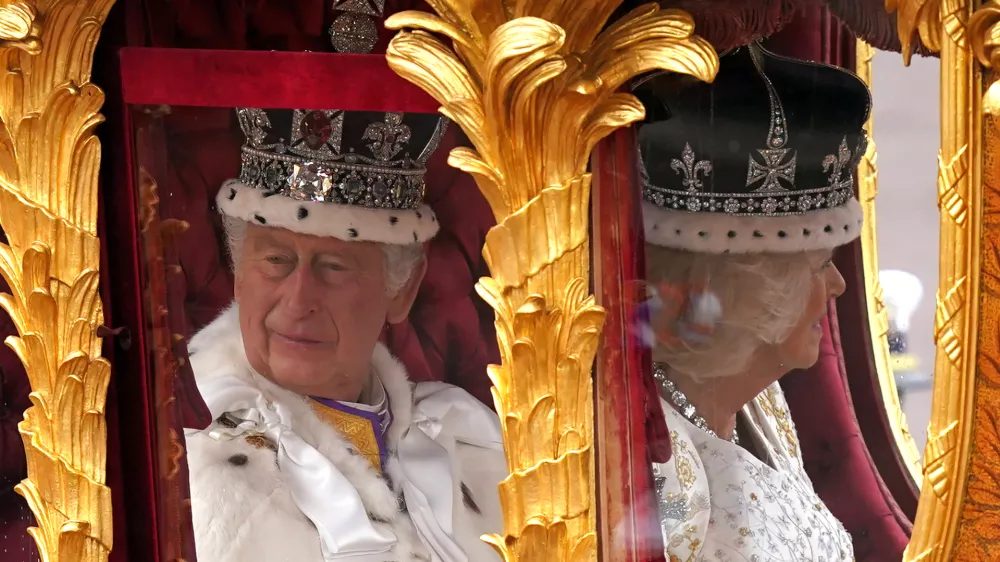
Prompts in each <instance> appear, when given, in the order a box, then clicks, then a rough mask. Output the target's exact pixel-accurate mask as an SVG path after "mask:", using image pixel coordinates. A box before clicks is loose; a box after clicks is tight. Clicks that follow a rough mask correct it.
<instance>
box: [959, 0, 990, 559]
mask: <svg viewBox="0 0 1000 562" xmlns="http://www.w3.org/2000/svg"><path fill="white" fill-rule="evenodd" d="M968 34H969V43H970V46H971V48H972V51H973V53H974V54H975V55H976V57H977V58H978V59H979V60H978V62H981V63H982V64H985V65H986V66H988V67H991V68H992V70H991V71H990V72H987V76H986V80H985V83H984V82H983V81H982V80H981V79H980V78H979V77H978V76H977V77H976V81H975V84H974V86H973V88H972V92H971V94H972V97H973V100H974V102H975V103H974V104H973V105H972V106H970V111H971V112H972V113H973V116H972V118H973V119H974V122H975V123H977V124H978V125H980V126H979V127H978V129H977V131H976V137H975V139H974V143H975V144H976V145H980V146H981V147H982V148H981V152H979V153H978V154H977V155H976V157H977V161H976V163H975V164H976V166H975V168H976V169H979V170H981V174H980V175H979V176H977V178H976V180H977V182H978V184H977V185H981V192H982V196H981V202H980V205H981V207H978V208H977V211H981V220H982V236H981V240H982V242H981V246H980V247H979V249H978V256H979V257H980V258H981V261H980V263H979V266H980V267H979V269H980V275H979V276H978V278H977V279H974V280H972V281H974V282H975V283H976V284H977V285H978V286H979V287H980V288H981V292H980V299H981V300H980V301H979V307H980V308H979V334H978V338H977V339H978V345H979V349H978V352H979V353H978V359H977V367H978V378H977V380H976V409H975V424H974V426H973V431H972V438H971V443H972V446H971V450H970V452H969V454H970V457H969V478H968V486H967V490H966V494H965V501H964V502H963V508H962V511H961V514H960V519H959V521H958V524H957V527H958V531H957V538H956V541H955V548H954V551H953V555H954V559H955V560H993V559H995V558H996V553H997V552H998V550H1000V536H998V534H997V523H998V522H997V519H996V515H995V514H996V513H997V512H998V511H1000V496H998V489H997V482H998V478H1000V428H998V426H997V417H998V416H1000V255H998V251H1000V121H998V119H1000V83H998V82H997V70H998V68H1000V66H998V65H1000V4H997V3H996V2H987V3H985V4H983V6H982V7H980V8H979V9H978V10H976V12H975V13H974V15H973V16H972V18H971V19H970V21H969V26H968ZM969 62H970V64H972V65H976V64H978V62H977V61H972V60H970V61H969ZM986 85H989V88H988V89H986V90H985V92H986V93H985V96H984V98H983V99H982V102H981V103H980V95H982V93H983V90H984V86H986Z"/></svg>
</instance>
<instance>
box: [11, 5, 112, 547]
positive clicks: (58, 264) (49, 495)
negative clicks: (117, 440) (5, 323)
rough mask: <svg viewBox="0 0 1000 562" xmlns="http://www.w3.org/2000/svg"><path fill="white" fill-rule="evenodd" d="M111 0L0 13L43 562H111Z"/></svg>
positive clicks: (15, 285) (17, 310)
mask: <svg viewBox="0 0 1000 562" xmlns="http://www.w3.org/2000/svg"><path fill="white" fill-rule="evenodd" d="M113 3H114V1H113V0H87V1H83V0H75V1H69V0H37V1H34V2H23V1H22V2H9V1H5V2H0V60H2V67H3V68H4V69H5V72H4V74H3V76H2V77H0V225H2V227H3V231H4V233H5V234H6V235H7V240H8V244H3V245H0V274H2V275H3V277H4V279H5V280H6V281H7V283H8V285H9V286H10V290H11V293H10V294H3V295H0V306H2V307H3V308H4V310H6V311H7V312H8V313H9V314H10V316H11V318H12V319H13V321H14V324H15V325H16V326H17V330H18V333H19V334H20V336H19V337H10V338H8V339H7V342H6V343H7V345H9V346H10V347H11V348H12V349H14V351H15V352H16V353H17V355H18V357H20V359H21V361H22V362H23V363H24V365H25V368H26V370H27V374H28V379H29V382H30V384H31V403H32V406H31V407H30V408H28V410H27V411H26V412H25V415H24V421H22V422H21V423H20V424H19V425H18V429H19V430H20V432H21V436H22V438H23V440H24V448H25V452H26V454H27V461H28V478H27V479H26V480H24V481H23V482H21V483H20V484H18V485H17V488H16V489H17V491H18V493H20V494H21V495H22V496H24V497H25V498H26V499H27V502H28V506H29V507H30V508H31V511H32V512H33V513H34V515H35V518H36V520H37V524H38V527H37V528H32V529H30V530H29V533H31V535H32V537H34V539H35V541H36V542H37V544H38V548H39V552H40V554H41V557H42V560H46V561H65V562H78V561H86V562H92V561H93V562H96V561H100V560H107V558H108V553H109V552H110V550H111V546H112V520H111V490H110V489H109V488H108V487H107V486H106V485H105V463H106V460H107V459H106V457H107V429H106V425H105V419H104V406H105V399H106V395H107V388H108V383H109V380H110V374H111V368H110V364H109V363H108V361H107V360H106V359H104V358H103V357H101V340H100V338H99V337H98V336H97V334H96V329H97V328H98V327H99V326H101V325H102V324H103V322H104V318H103V309H102V305H101V301H100V298H99V296H98V267H99V265H100V244H99V241H98V239H97V175H98V167H99V164H100V156H101V147H100V142H99V141H98V140H97V137H96V136H94V128H95V127H96V126H97V125H98V124H99V123H100V122H101V121H102V117H101V115H100V113H99V111H100V108H101V105H102V104H103V102H104V94H103V92H101V90H100V89H99V88H98V87H97V86H95V85H93V84H91V83H90V72H91V64H92V61H93V53H94V48H95V46H96V44H97V38H98V36H99V35H100V30H101V25H102V23H103V22H104V19H105V18H106V16H107V14H108V11H109V10H110V9H111V5H112V4H113Z"/></svg>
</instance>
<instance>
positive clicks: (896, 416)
mask: <svg viewBox="0 0 1000 562" xmlns="http://www.w3.org/2000/svg"><path fill="white" fill-rule="evenodd" d="M874 55H875V49H874V48H872V46H871V45H869V44H868V43H865V42H864V41H861V40H858V42H857V52H856V54H855V59H856V60H857V64H856V66H857V68H856V70H857V73H858V76H860V77H861V79H862V80H864V81H865V83H866V84H868V86H869V87H870V86H871V84H872V58H873V57H874ZM865 128H866V129H867V130H868V135H869V137H874V116H871V117H869V118H868V123H867V124H866V125H865ZM876 155H877V152H876V145H875V141H874V140H871V141H869V143H868V149H867V150H866V151H865V155H864V157H863V158H862V159H861V162H860V163H859V164H858V199H859V200H860V202H861V207H862V209H864V213H865V223H864V226H863V227H862V231H861V251H862V255H863V260H864V263H863V265H864V274H865V293H866V295H867V301H868V327H869V331H870V332H871V335H872V346H873V347H872V351H873V357H874V359H875V371H876V373H877V375H878V380H879V387H880V388H881V391H882V403H883V404H884V405H885V409H886V414H887V416H888V420H889V427H890V429H891V430H892V436H893V439H894V440H895V443H896V445H897V446H898V447H899V452H900V455H901V456H902V459H903V462H904V463H905V464H906V467H907V468H908V469H909V473H910V476H911V477H912V478H913V480H914V481H915V482H916V483H917V485H918V486H919V485H920V480H921V465H920V451H918V450H917V444H916V443H915V442H914V441H913V436H912V435H910V428H909V426H908V425H907V423H906V415H905V414H904V413H903V407H902V406H901V405H900V403H899V393H898V392H897V390H896V378H895V376H894V374H893V364H892V360H891V357H890V354H889V338H888V333H889V317H888V313H887V310H886V307H885V302H884V301H883V300H882V285H881V283H879V267H878V236H877V233H878V230H877V220H878V217H877V216H876V215H875V196H876V195H877V194H878V168H877V167H876V165H875V163H876Z"/></svg>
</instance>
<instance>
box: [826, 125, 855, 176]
mask: <svg viewBox="0 0 1000 562" xmlns="http://www.w3.org/2000/svg"><path fill="white" fill-rule="evenodd" d="M850 163H851V150H850V149H849V148H847V137H844V138H843V140H841V141H840V147H839V148H837V154H828V155H827V156H826V158H824V159H823V171H824V172H827V173H829V174H830V175H829V176H828V178H829V181H830V185H831V186H837V185H840V184H841V183H845V182H848V181H851V176H850V174H848V177H847V178H844V177H843V176H844V170H848V172H849V171H850Z"/></svg>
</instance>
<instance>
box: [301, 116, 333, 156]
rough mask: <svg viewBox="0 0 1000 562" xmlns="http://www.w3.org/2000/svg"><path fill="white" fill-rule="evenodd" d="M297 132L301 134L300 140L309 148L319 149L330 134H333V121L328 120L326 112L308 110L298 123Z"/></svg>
mask: <svg viewBox="0 0 1000 562" xmlns="http://www.w3.org/2000/svg"><path fill="white" fill-rule="evenodd" d="M299 133H300V134H301V135H302V141H303V142H304V143H305V144H306V146H308V147H309V148H310V149H311V150H319V149H320V148H323V145H324V144H326V141H328V140H330V135H332V134H333V123H331V122H330V118H329V117H327V116H326V113H323V112H322V111H310V112H309V113H307V114H306V116H305V117H303V118H302V123H301V124H300V125H299Z"/></svg>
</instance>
